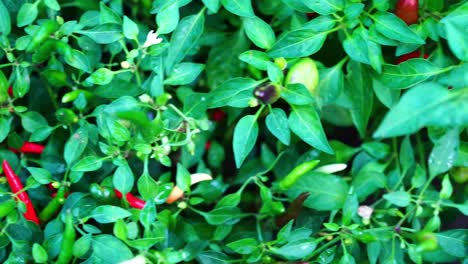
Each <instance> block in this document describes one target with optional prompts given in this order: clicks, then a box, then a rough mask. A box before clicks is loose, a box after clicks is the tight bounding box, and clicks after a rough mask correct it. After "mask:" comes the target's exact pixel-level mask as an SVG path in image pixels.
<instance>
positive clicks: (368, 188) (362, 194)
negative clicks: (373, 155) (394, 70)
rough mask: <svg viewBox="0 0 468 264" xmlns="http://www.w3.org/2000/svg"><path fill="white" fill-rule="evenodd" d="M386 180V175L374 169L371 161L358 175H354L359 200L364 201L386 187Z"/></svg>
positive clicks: (354, 185) (354, 184)
mask: <svg viewBox="0 0 468 264" xmlns="http://www.w3.org/2000/svg"><path fill="white" fill-rule="evenodd" d="M386 181H387V180H386V178H385V175H384V174H383V173H382V172H380V171H376V170H375V169H373V168H372V165H371V163H370V164H369V165H367V166H365V167H363V168H362V169H361V170H360V171H359V172H358V174H357V175H355V176H354V175H353V181H352V185H353V187H354V189H355V190H356V194H357V196H358V198H359V200H360V201H363V200H364V199H366V198H367V197H368V196H369V195H371V194H372V193H374V192H375V191H377V190H378V189H380V188H384V187H385V185H386Z"/></svg>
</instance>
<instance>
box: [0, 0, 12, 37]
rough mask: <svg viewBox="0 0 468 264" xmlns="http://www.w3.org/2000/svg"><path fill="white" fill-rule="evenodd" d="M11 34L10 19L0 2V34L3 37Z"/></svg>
mask: <svg viewBox="0 0 468 264" xmlns="http://www.w3.org/2000/svg"><path fill="white" fill-rule="evenodd" d="M10 32H11V19H10V13H9V12H8V9H7V8H6V6H5V5H4V4H3V1H0V33H1V34H2V35H4V36H8V35H9V34H10Z"/></svg>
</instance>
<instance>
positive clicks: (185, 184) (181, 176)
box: [176, 163, 191, 192]
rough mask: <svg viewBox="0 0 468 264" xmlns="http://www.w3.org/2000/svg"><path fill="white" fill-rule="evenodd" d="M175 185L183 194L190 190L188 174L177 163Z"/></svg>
mask: <svg viewBox="0 0 468 264" xmlns="http://www.w3.org/2000/svg"><path fill="white" fill-rule="evenodd" d="M176 185H177V187H179V188H180V189H181V190H182V191H184V192H185V191H188V190H190V185H191V179H190V172H189V171H188V170H187V169H186V168H185V167H184V166H183V165H182V164H180V163H177V174H176Z"/></svg>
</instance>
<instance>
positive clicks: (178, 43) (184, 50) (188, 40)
mask: <svg viewBox="0 0 468 264" xmlns="http://www.w3.org/2000/svg"><path fill="white" fill-rule="evenodd" d="M204 24H205V15H204V13H203V12H199V13H198V14H196V15H191V16H186V17H184V18H183V19H182V20H181V21H180V23H179V25H178V26H177V28H176V30H175V31H174V33H172V36H171V42H170V43H171V45H170V46H169V50H168V51H167V57H166V60H165V66H166V73H168V74H169V73H170V72H171V71H172V68H173V67H174V65H176V64H177V63H179V62H180V61H182V60H183V59H184V57H185V56H186V55H187V54H188V53H189V52H190V51H191V50H192V48H193V47H195V45H197V42H198V40H199V39H200V37H201V35H202V34H203V29H204Z"/></svg>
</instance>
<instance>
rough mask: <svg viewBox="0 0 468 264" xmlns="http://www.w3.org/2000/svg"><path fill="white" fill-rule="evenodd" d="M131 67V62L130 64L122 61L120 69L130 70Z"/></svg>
mask: <svg viewBox="0 0 468 264" xmlns="http://www.w3.org/2000/svg"><path fill="white" fill-rule="evenodd" d="M130 66H131V65H130V62H128V61H122V62H121V63H120V67H122V69H128V68H130Z"/></svg>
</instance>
